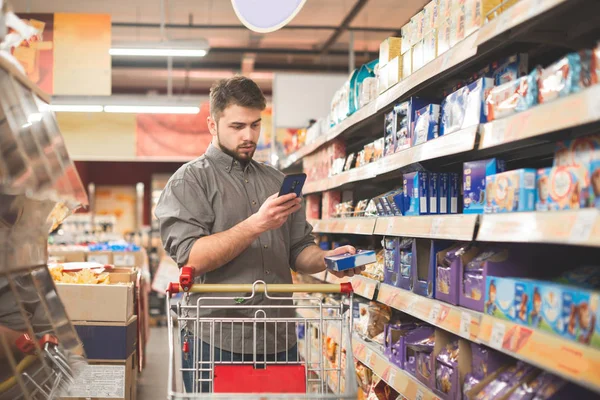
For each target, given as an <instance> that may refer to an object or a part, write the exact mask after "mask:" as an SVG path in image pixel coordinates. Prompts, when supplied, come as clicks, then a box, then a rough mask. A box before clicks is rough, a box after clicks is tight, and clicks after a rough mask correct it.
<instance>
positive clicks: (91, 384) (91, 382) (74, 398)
mask: <svg viewBox="0 0 600 400" xmlns="http://www.w3.org/2000/svg"><path fill="white" fill-rule="evenodd" d="M136 367H137V354H136V353H133V354H132V355H131V356H130V357H129V358H128V359H127V360H119V361H116V360H115V361H112V360H95V361H89V364H88V365H87V366H85V367H84V368H83V370H82V372H81V374H80V375H79V376H78V377H77V379H75V383H74V384H73V385H72V386H71V387H70V388H69V391H68V393H67V395H66V396H63V397H62V399H70V400H136V398H137V368H136Z"/></svg>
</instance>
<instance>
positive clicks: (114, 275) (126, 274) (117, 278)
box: [108, 268, 139, 284]
mask: <svg viewBox="0 0 600 400" xmlns="http://www.w3.org/2000/svg"><path fill="white" fill-rule="evenodd" d="M138 272H139V270H138V269H137V268H115V269H113V270H111V271H110V272H109V273H108V275H109V279H110V283H111V284H114V283H130V282H132V283H134V284H135V282H136V281H137V276H138Z"/></svg>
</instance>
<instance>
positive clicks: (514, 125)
mask: <svg viewBox="0 0 600 400" xmlns="http://www.w3.org/2000/svg"><path fill="white" fill-rule="evenodd" d="M599 99H600V86H599V85H596V86H592V87H590V88H587V89H585V90H583V91H581V92H579V93H575V94H572V95H570V96H567V97H565V98H562V99H558V100H555V101H553V102H551V103H547V104H541V105H538V106H535V107H533V108H531V109H529V110H527V111H523V112H521V113H518V114H516V115H513V116H510V117H507V118H502V119H498V120H496V121H492V122H490V123H487V124H484V125H482V128H481V140H480V143H479V149H487V148H490V147H494V146H499V145H502V144H507V143H511V142H515V141H517V140H522V139H529V138H533V137H536V136H540V135H543V134H546V133H550V132H555V131H559V130H563V129H568V128H573V127H576V126H579V125H584V124H588V123H591V122H596V121H599V120H600V100H599ZM549 115H551V116H552V118H548V116H549Z"/></svg>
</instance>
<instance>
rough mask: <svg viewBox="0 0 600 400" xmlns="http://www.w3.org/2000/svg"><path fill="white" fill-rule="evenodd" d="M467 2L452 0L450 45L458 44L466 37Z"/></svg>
mask: <svg viewBox="0 0 600 400" xmlns="http://www.w3.org/2000/svg"><path fill="white" fill-rule="evenodd" d="M465 18H466V15H465V2H464V1H457V2H455V1H452V11H451V14H450V47H454V46H456V44H457V43H458V42H460V41H461V40H463V39H464V38H465Z"/></svg>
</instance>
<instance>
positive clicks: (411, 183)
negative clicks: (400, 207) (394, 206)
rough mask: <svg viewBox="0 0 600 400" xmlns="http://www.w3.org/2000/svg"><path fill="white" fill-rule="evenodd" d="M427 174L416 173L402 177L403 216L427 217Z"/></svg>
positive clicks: (423, 172)
mask: <svg viewBox="0 0 600 400" xmlns="http://www.w3.org/2000/svg"><path fill="white" fill-rule="evenodd" d="M428 186H429V175H428V172H425V171H418V172H411V173H408V174H405V175H404V207H405V209H404V215H407V216H415V215H427V214H428V213H429V210H428V199H429V196H428Z"/></svg>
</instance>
